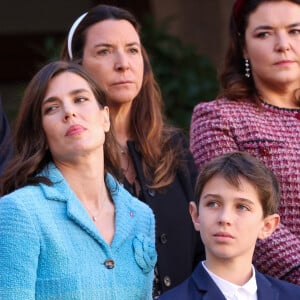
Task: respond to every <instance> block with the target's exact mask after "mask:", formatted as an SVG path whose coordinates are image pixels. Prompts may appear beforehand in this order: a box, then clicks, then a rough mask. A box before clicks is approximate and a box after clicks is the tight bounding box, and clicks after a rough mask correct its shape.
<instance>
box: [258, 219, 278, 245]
mask: <svg viewBox="0 0 300 300" xmlns="http://www.w3.org/2000/svg"><path fill="white" fill-rule="evenodd" d="M279 223H280V216H279V215H278V214H273V215H269V216H267V217H265V219H264V225H263V227H262V229H261V231H260V233H259V235H258V239H260V240H263V239H265V238H267V237H269V236H270V235H271V234H272V233H273V232H274V231H275V230H276V228H277V227H278V225H279Z"/></svg>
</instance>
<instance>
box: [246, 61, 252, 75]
mask: <svg viewBox="0 0 300 300" xmlns="http://www.w3.org/2000/svg"><path fill="white" fill-rule="evenodd" d="M245 76H246V77H247V78H250V76H251V73H250V63H249V60H248V59H247V58H245Z"/></svg>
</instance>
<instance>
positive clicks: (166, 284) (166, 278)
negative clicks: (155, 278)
mask: <svg viewBox="0 0 300 300" xmlns="http://www.w3.org/2000/svg"><path fill="white" fill-rule="evenodd" d="M171 283H172V282H171V278H170V277H169V276H165V277H164V284H165V286H166V287H170V286H171Z"/></svg>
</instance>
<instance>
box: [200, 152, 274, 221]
mask: <svg viewBox="0 0 300 300" xmlns="http://www.w3.org/2000/svg"><path fill="white" fill-rule="evenodd" d="M216 175H221V176H223V177H224V179H225V180H226V181H228V182H229V183H230V184H232V185H233V186H235V187H237V188H238V187H239V186H240V184H241V182H240V179H241V178H244V179H246V180H247V181H248V182H249V183H250V184H251V185H253V186H254V187H255V189H256V190H257V193H258V196H259V200H260V203H261V205H262V209H263V215H264V217H266V216H268V215H271V214H274V213H276V212H277V209H278V204H279V197H280V190H279V185H278V182H277V179H276V177H275V175H274V173H273V172H272V171H271V170H270V169H269V168H267V167H266V166H265V165H264V164H263V163H261V162H260V161H259V160H258V159H256V158H255V157H253V156H251V155H250V154H248V153H246V152H229V153H226V154H224V155H221V156H219V157H217V158H214V159H213V160H211V161H210V162H208V163H206V164H205V165H204V166H203V168H202V169H201V171H200V173H199V175H198V178H197V182H196V190H195V202H196V203H197V206H198V205H199V200H200V197H201V194H202V191H203V188H204V186H205V185H206V183H207V182H208V181H209V180H210V179H211V178H212V177H214V176H216Z"/></svg>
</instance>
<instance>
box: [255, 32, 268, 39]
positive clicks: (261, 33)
mask: <svg viewBox="0 0 300 300" xmlns="http://www.w3.org/2000/svg"><path fill="white" fill-rule="evenodd" d="M269 35H270V33H269V32H260V33H258V34H257V35H256V36H257V37H258V38H260V39H264V38H266V37H268V36H269Z"/></svg>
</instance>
